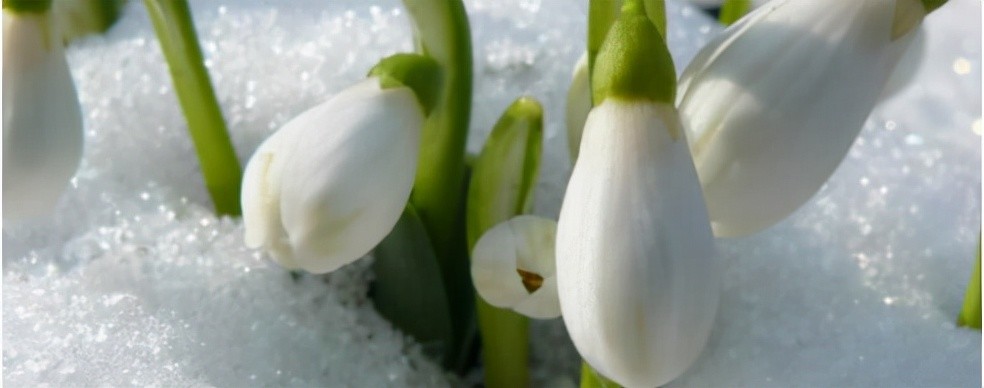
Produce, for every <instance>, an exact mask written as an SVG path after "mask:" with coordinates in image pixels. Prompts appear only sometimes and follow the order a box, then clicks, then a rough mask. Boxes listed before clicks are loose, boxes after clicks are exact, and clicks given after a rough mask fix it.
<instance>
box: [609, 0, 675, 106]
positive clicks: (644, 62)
mask: <svg viewBox="0 0 984 388" xmlns="http://www.w3.org/2000/svg"><path fill="white" fill-rule="evenodd" d="M592 71H593V74H592V76H591V89H592V93H593V100H594V102H595V105H597V104H600V103H601V101H602V100H604V99H605V98H607V97H620V98H628V99H644V100H650V101H656V102H665V103H669V104H673V103H674V100H675V98H676V71H675V70H674V68H673V59H672V58H671V57H670V51H669V50H668V49H667V48H666V43H665V41H664V40H663V37H662V36H661V35H660V34H659V31H657V30H656V26H654V25H653V23H652V21H650V20H649V18H647V17H646V13H645V10H644V9H643V7H642V4H641V3H639V2H638V1H627V2H626V4H625V7H623V8H622V15H621V16H620V17H619V19H618V21H616V22H615V24H614V25H613V26H612V29H611V31H609V33H608V36H607V37H606V38H605V42H604V43H603V44H602V46H601V50H600V51H599V53H598V58H597V59H596V61H595V67H594V69H593V70H592Z"/></svg>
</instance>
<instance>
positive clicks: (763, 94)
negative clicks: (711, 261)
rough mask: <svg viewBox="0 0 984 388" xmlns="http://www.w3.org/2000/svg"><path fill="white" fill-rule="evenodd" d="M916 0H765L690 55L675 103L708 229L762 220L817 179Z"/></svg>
mask: <svg viewBox="0 0 984 388" xmlns="http://www.w3.org/2000/svg"><path fill="white" fill-rule="evenodd" d="M897 7H899V8H897ZM912 7H918V8H915V10H911V9H912ZM922 7H923V5H922V4H921V3H919V0H898V1H892V0H870V1H797V0H793V1H785V0H775V1H772V2H770V3H768V4H765V5H763V6H761V7H760V8H758V9H756V10H755V11H753V12H752V13H750V14H748V15H746V16H745V17H744V18H743V19H741V20H740V21H739V22H738V23H736V24H735V25H733V26H732V27H730V28H729V29H728V30H727V31H726V32H725V33H724V34H723V35H722V36H720V37H718V38H717V39H715V40H714V41H713V42H711V43H710V44H708V45H707V46H706V47H705V48H704V49H703V50H702V51H701V52H700V53H699V54H698V55H697V57H696V58H695V59H694V60H693V62H691V63H690V65H689V66H688V67H687V70H686V71H685V72H684V74H683V76H682V77H681V79H680V84H679V93H678V97H679V99H678V104H677V105H678V107H679V109H680V115H681V118H682V120H683V122H684V123H685V126H686V130H687V137H688V139H689V140H690V142H691V150H692V152H693V156H694V163H695V164H696V166H697V173H698V175H699V176H700V181H701V184H702V186H703V188H704V196H705V197H706V199H707V207H708V211H709V213H710V217H711V222H712V224H713V227H714V232H715V234H716V235H718V236H725V237H730V236H741V235H746V234H750V233H754V232H757V231H759V230H761V229H763V228H766V227H768V226H770V225H773V224H775V223H776V222H779V221H780V220H782V219H783V218H785V217H786V216H787V215H789V214H790V213H792V212H793V211H794V210H796V209H797V208H798V207H799V206H800V205H802V204H803V203H804V202H806V201H807V200H808V199H809V198H810V197H811V196H812V195H813V194H814V193H815V192H816V191H817V190H818V189H819V188H820V187H821V185H823V183H824V182H825V181H826V180H827V178H828V177H830V175H831V174H832V173H833V171H834V170H835V169H836V168H837V166H838V164H840V162H841V160H842V159H843V158H844V155H845V154H846V153H847V151H848V149H849V148H850V146H851V144H852V143H853V142H854V139H855V137H857V135H858V132H859V131H860V130H861V127H862V125H863V124H864V120H865V118H867V117H868V114H869V113H870V112H871V110H872V108H873V107H874V106H875V104H876V103H877V102H878V99H879V96H880V95H881V94H882V90H883V89H884V87H885V84H886V82H887V80H888V78H889V76H890V75H891V74H892V70H893V69H894V68H895V65H896V64H897V63H898V62H899V59H900V58H901V56H902V54H903V53H904V52H905V50H906V48H907V47H908V46H909V44H910V43H911V41H912V40H913V36H914V35H915V34H913V33H911V31H912V30H913V29H914V28H916V27H917V26H918V23H919V21H920V20H921V17H922V16H924V15H925V10H924V9H923V8H922ZM897 12H898V14H899V15H901V16H898V15H896V13H897ZM912 15H916V16H912ZM910 16H911V17H910ZM913 17H915V18H916V19H913ZM913 20H914V21H913Z"/></svg>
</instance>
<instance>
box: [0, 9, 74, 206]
mask: <svg viewBox="0 0 984 388" xmlns="http://www.w3.org/2000/svg"><path fill="white" fill-rule="evenodd" d="M3 29H4V33H3V218H4V219H5V220H7V221H16V220H19V219H24V218H29V217H36V216H41V215H44V214H47V213H49V212H50V211H51V210H52V209H53V208H54V206H55V204H56V203H57V201H58V198H59V196H60V195H61V193H62V192H63V191H64V190H65V187H66V186H67V185H68V181H69V179H70V178H71V177H72V175H74V174H75V170H76V169H77V168H78V166H79V161H80V160H81V158H82V113H81V108H80V107H79V101H78V97H77V95H76V93H75V85H74V83H73V82H72V76H71V74H70V73H69V70H68V63H67V62H66V61H65V53H64V50H63V49H62V46H61V42H59V41H58V40H55V39H50V37H52V36H55V32H53V30H52V29H50V28H49V23H48V19H47V17H46V16H42V15H10V14H8V13H7V12H6V11H5V12H4V18H3Z"/></svg>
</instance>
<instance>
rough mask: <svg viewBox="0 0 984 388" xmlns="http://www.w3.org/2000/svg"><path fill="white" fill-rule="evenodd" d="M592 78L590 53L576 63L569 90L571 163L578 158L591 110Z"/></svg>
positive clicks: (568, 124) (568, 120) (568, 115)
mask: <svg viewBox="0 0 984 388" xmlns="http://www.w3.org/2000/svg"><path fill="white" fill-rule="evenodd" d="M590 83H591V80H590V78H589V77H588V54H587V53H584V54H581V58H579V59H578V60H577V64H576V65H574V74H572V75H571V88H570V89H568V90H567V116H566V120H567V147H568V150H569V151H570V154H569V155H570V159H571V163H574V161H575V160H577V152H578V149H579V148H580V147H581V133H582V132H583V131H584V121H585V120H587V119H588V112H589V111H591V85H590Z"/></svg>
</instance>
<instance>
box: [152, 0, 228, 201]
mask: <svg viewBox="0 0 984 388" xmlns="http://www.w3.org/2000/svg"><path fill="white" fill-rule="evenodd" d="M144 5H146V7H147V12H148V13H149V14H150V20H151V21H152V22H153V24H154V31H155V32H156V33H157V39H158V41H159V42H160V44H161V49H162V51H163V52H164V58H165V59H166V60H167V63H168V68H169V69H170V70H171V79H172V80H173V81H174V90H175V93H176V94H177V96H178V102H179V103H180V104H181V110H182V111H183V112H184V115H185V118H186V119H187V121H188V132H189V133H190V134H191V139H192V141H193V142H194V144H195V151H196V152H197V154H198V160H199V162H200V163H201V166H202V176H203V178H204V180H205V187H206V188H207V189H208V192H209V195H210V196H211V197H212V202H213V203H214V205H215V212H216V214H218V215H231V216H238V215H239V214H240V213H241V209H240V203H239V193H240V182H241V180H242V169H241V168H240V166H239V160H238V159H237V158H236V152H235V150H234V149H233V147H232V141H231V140H230V138H229V132H228V130H227V129H226V124H225V120H223V119H222V110H221V109H220V108H219V103H218V101H216V98H215V91H214V90H213V89H212V82H211V81H210V80H209V77H208V70H206V69H205V64H204V59H203V57H202V50H201V48H200V47H199V46H198V38H197V36H196V34H195V25H194V23H193V21H192V19H191V11H190V10H189V8H188V2H187V1H186V0H144Z"/></svg>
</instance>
